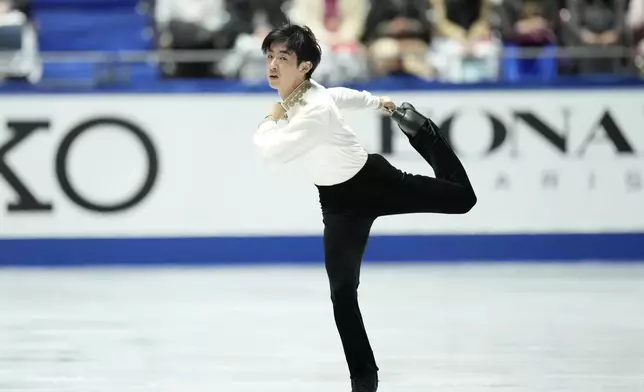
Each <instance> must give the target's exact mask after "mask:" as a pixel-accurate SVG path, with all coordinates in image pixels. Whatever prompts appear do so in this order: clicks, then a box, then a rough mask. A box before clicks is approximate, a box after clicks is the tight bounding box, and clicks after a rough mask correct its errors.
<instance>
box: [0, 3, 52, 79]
mask: <svg viewBox="0 0 644 392" xmlns="http://www.w3.org/2000/svg"><path fill="white" fill-rule="evenodd" d="M29 9H30V8H29V3H28V2H27V1H25V0H23V1H16V0H0V80H3V79H5V78H26V79H27V80H29V81H30V82H32V83H36V82H38V81H39V80H40V78H41V77H42V62H41V60H40V56H39V50H38V38H37V33H36V27H35V25H34V24H33V22H32V21H31V20H30V11H29Z"/></svg>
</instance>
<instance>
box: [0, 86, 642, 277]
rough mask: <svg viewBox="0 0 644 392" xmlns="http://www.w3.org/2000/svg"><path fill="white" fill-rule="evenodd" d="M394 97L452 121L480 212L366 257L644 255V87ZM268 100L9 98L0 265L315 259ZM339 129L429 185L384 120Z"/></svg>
mask: <svg viewBox="0 0 644 392" xmlns="http://www.w3.org/2000/svg"><path fill="white" fill-rule="evenodd" d="M388 94H389V95H391V96H392V97H393V98H394V99H395V100H396V101H398V102H401V101H403V100H406V101H409V102H411V103H413V104H415V105H416V106H417V108H418V109H419V110H421V111H423V112H424V113H426V114H428V115H430V116H431V117H432V118H433V119H434V120H435V121H436V122H437V123H438V124H440V125H441V126H442V128H443V129H444V131H445V132H446V133H447V135H448V137H449V139H450V141H451V142H452V144H453V146H454V148H455V150H457V152H458V154H459V156H460V157H461V158H462V160H463V163H464V165H465V166H466V168H467V170H468V173H469V175H470V178H471V180H472V183H473V185H474V187H475V190H476V192H477V196H478V204H477V206H476V207H475V208H474V209H473V210H472V211H471V212H470V213H468V214H466V215H406V216H396V217H387V218H381V219H379V220H378V221H376V223H375V225H374V227H373V234H374V238H373V239H372V241H371V242H370V244H369V248H368V250H367V256H366V258H367V260H374V261H375V260H382V261H396V260H411V261H428V260H435V261H463V260H587V259H593V260H596V259H601V260H638V259H639V260H642V259H644V158H643V155H642V154H644V99H643V98H644V93H643V92H642V90H627V89H625V90H619V89H617V90H606V89H602V90H588V89H585V90H580V91H575V90H562V91H553V90H535V91H526V90H523V91H486V92H480V91H467V92H464V91H460V92H458V91H436V92H417V91H414V92H395V93H388ZM276 100H277V97H276V96H275V95H272V94H253V95H234V94H225V95H224V94H222V95H218V94H195V95H189V94H187V95H177V94H174V95H158V94H150V95H144V94H134V95H128V94H124V95H118V94H113V95H93V94H91V95H84V94H78V95H61V94H57V95H35V96H29V95H16V96H9V95H4V96H0V108H2V109H1V110H0V177H1V179H0V264H48V265H56V264H69V263H71V264H78V263H88V264H104V263H108V264H110V263H151V264H155V263H165V262H168V263H183V262H189V263H224V262H259V263H262V262H278V261H289V262H306V261H314V262H315V261H320V260H321V258H322V254H321V250H320V245H321V237H320V235H321V231H322V221H321V216H320V208H319V205H318V198H317V194H316V188H315V187H314V186H313V184H312V183H311V181H310V180H309V179H308V177H307V175H306V172H305V169H304V168H303V167H302V166H301V165H298V163H297V162H295V163H293V164H290V165H287V166H274V165H268V164H266V162H263V161H262V159H261V158H260V157H259V155H258V154H257V151H256V150H255V148H254V146H253V144H252V135H253V132H254V130H255V128H256V126H257V124H258V123H259V121H261V119H262V118H263V117H264V115H265V114H266V113H267V112H268V110H269V108H270V105H271V104H273V103H274V102H275V101H276ZM346 119H347V121H348V122H349V124H350V125H351V126H353V128H354V129H355V131H356V133H357V134H358V136H359V138H360V140H361V141H362V142H363V143H364V145H365V146H366V147H367V148H368V150H369V151H370V152H379V153H382V154H383V155H385V156H386V157H387V159H389V160H390V161H391V162H392V163H393V164H394V165H396V166H398V167H400V168H401V169H403V170H406V171H409V172H416V173H428V174H432V172H431V169H430V168H429V166H428V165H427V164H426V163H425V162H424V161H422V159H420V157H419V156H417V155H416V153H415V152H414V151H413V150H412V149H411V148H410V147H409V146H408V144H407V143H406V139H405V138H404V137H403V136H402V135H400V134H399V133H398V132H397V131H396V129H392V127H391V124H390V123H389V122H388V119H387V118H383V117H381V116H380V115H379V114H378V113H376V112H374V111H371V110H362V111H356V112H350V113H346Z"/></svg>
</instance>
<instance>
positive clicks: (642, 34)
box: [626, 0, 644, 74]
mask: <svg viewBox="0 0 644 392" xmlns="http://www.w3.org/2000/svg"><path fill="white" fill-rule="evenodd" d="M626 23H627V25H628V28H629V29H630V31H631V33H632V37H633V44H634V46H635V65H636V66H637V68H638V69H639V71H640V74H644V0H630V4H629V8H628V13H627V15H626Z"/></svg>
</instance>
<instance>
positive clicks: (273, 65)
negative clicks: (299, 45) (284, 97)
mask: <svg viewBox="0 0 644 392" xmlns="http://www.w3.org/2000/svg"><path fill="white" fill-rule="evenodd" d="M310 69H311V64H310V62H309V61H304V62H302V63H300V64H298V60H297V55H296V54H295V53H294V52H292V51H290V50H288V48H287V47H286V45H285V44H282V43H275V44H273V45H271V47H270V49H269V50H268V52H267V53H266V77H267V78H268V84H269V85H270V86H271V87H272V88H274V89H291V88H294V87H296V86H298V85H299V84H300V83H302V82H303V81H304V79H305V78H306V73H307V72H309V70H310Z"/></svg>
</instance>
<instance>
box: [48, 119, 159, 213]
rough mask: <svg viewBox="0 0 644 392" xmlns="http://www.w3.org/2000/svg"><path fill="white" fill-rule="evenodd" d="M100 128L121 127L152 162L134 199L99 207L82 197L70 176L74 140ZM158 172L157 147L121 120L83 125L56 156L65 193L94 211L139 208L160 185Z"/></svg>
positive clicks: (140, 130) (129, 123) (131, 125)
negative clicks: (70, 159) (70, 150)
mask: <svg viewBox="0 0 644 392" xmlns="http://www.w3.org/2000/svg"><path fill="white" fill-rule="evenodd" d="M99 125H112V126H118V127H120V128H123V129H124V130H126V131H128V132H129V133H131V134H133V135H134V136H136V138H137V139H138V140H139V141H140V142H141V144H142V145H143V148H144V149H145V154H146V156H147V160H148V174H147V176H146V178H145V181H144V182H143V184H142V185H141V187H140V188H139V190H138V191H137V192H136V193H134V194H133V195H132V196H131V197H129V198H127V199H125V200H123V201H118V202H116V203H113V204H98V203H95V202H92V201H90V200H87V199H86V198H84V197H82V196H81V195H80V194H79V193H78V192H77V191H76V190H75V189H74V187H73V186H72V184H71V182H70V181H69V175H68V173H67V158H68V156H69V149H70V148H71V146H72V144H74V141H75V140H76V139H77V138H78V137H79V136H81V135H82V134H84V133H86V132H89V131H91V130H92V129H93V128H94V127H96V126H99ZM158 173H159V160H158V156H157V152H156V150H155V148H154V145H153V144H152V140H151V139H150V138H149V137H148V135H147V134H146V133H145V132H144V131H143V130H142V129H141V128H140V127H138V126H136V125H135V124H132V123H131V122H128V121H125V120H122V119H118V118H96V119H91V120H88V121H85V122H83V123H81V124H79V125H78V126H76V127H75V128H73V129H72V130H71V131H70V132H69V133H68V134H67V135H66V136H65V138H64V139H63V141H62V142H61V144H60V147H59V148H58V152H57V154H56V175H57V177H58V181H59V183H60V186H61V188H62V190H63V192H65V194H66V195H67V197H69V199H70V200H71V201H73V202H74V203H76V204H77V205H79V206H81V207H83V208H85V209H88V210H90V211H96V212H117V211H123V210H126V209H128V208H131V207H133V206H135V205H136V204H138V203H140V202H141V201H142V200H143V199H145V197H146V196H147V195H148V194H149V193H150V191H151V190H152V187H153V186H154V184H155V182H156V179H157V176H158Z"/></svg>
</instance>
